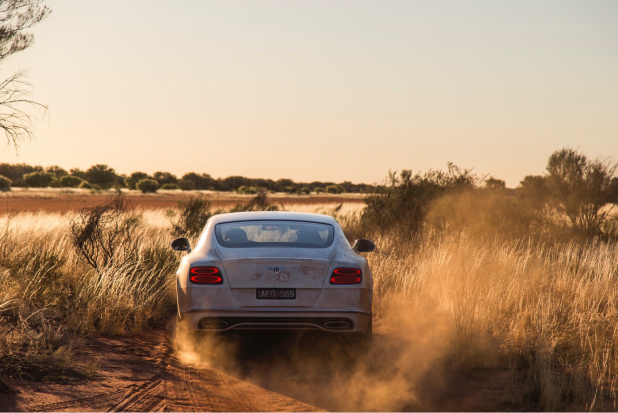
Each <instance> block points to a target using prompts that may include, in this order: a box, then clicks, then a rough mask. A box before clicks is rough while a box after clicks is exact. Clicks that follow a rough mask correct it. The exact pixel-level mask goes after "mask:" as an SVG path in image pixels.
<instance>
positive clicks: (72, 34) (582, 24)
mask: <svg viewBox="0 0 618 413" xmlns="http://www.w3.org/2000/svg"><path fill="white" fill-rule="evenodd" d="M46 4H47V5H48V6H49V7H50V8H51V9H52V14H51V15H50V16H49V18H47V19H46V20H45V21H43V22H41V23H40V24H39V25H37V26H36V27H35V28H34V29H33V33H34V34H35V36H36V39H35V44H34V45H33V46H32V47H31V48H30V49H28V50H26V51H24V52H22V53H19V54H16V55H14V56H12V57H11V58H10V60H8V61H6V62H4V63H3V65H2V66H0V76H1V77H3V78H4V77H7V76H9V75H10V74H12V73H13V72H14V71H15V70H17V69H18V68H19V67H21V68H24V69H29V70H30V71H29V81H30V82H31V83H32V84H33V85H34V89H33V92H34V97H35V99H36V100H37V101H39V102H41V103H43V104H46V105H48V107H49V114H48V116H47V117H45V118H42V117H40V118H39V119H38V120H36V121H35V125H36V129H37V132H36V136H37V137H36V140H34V141H31V142H26V143H24V144H23V145H22V146H21V148H20V150H19V154H18V155H15V151H14V150H13V149H12V148H10V147H2V149H0V162H10V163H16V162H20V163H21V162H25V163H28V164H39V165H43V166H49V165H54V164H57V165H60V166H62V167H64V168H66V169H69V168H74V167H79V168H82V169H85V168H88V167H89V166H91V165H93V164H96V163H104V164H108V165H110V166H111V167H113V168H115V169H116V171H117V172H119V173H131V172H134V171H144V172H148V173H153V172H155V171H157V170H163V171H170V172H172V173H175V174H177V175H179V176H180V175H182V174H184V173H186V172H190V171H193V172H198V173H201V172H206V173H209V174H211V175H212V176H214V177H225V176H228V175H244V176H249V177H262V178H272V179H278V178H292V179H294V180H296V181H313V180H332V181H343V180H349V181H352V182H366V183H373V182H381V181H382V180H383V179H384V177H385V176H386V175H387V173H388V171H389V170H401V169H412V170H414V171H423V172H424V171H427V170H429V169H442V168H445V166H446V163H447V162H448V161H452V162H454V163H455V164H457V165H459V166H461V167H465V168H474V171H475V172H477V173H479V174H487V175H492V176H494V177H496V178H500V179H505V180H506V182H507V185H508V186H516V185H517V184H518V182H519V181H520V180H521V179H523V177H524V176H525V175H529V174H540V173H542V172H543V171H544V168H545V165H546V162H547V158H548V157H549V155H550V154H551V153H552V152H553V151H554V150H557V149H560V148H562V147H564V146H570V147H573V148H576V149H579V150H580V151H582V152H583V153H585V154H587V155H588V156H590V157H593V158H596V157H598V156H603V157H611V158H613V159H614V160H618V1H614V0H605V1H600V0H599V1H594V0H585V1H569V0H554V1H552V0H544V1H538V0H534V1H523V0H513V1H498V0H486V1H461V0H453V1H440V0H431V1H422V0H407V1H394V0H375V1H360V0H353V1H339V0H306V1H301V0H276V1H275V0H218V1H208V0H200V1H197V0H194V1H189V0H182V1H180V0H175V1H172V0H168V1H162V0H149V1H131V0H122V1H120V0H106V1H100V0H97V1H85V0H48V1H47V3H46Z"/></svg>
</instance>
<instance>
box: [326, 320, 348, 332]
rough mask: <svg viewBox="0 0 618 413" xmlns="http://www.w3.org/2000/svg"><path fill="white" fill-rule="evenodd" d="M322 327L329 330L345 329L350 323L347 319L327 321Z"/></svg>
mask: <svg viewBox="0 0 618 413" xmlns="http://www.w3.org/2000/svg"><path fill="white" fill-rule="evenodd" d="M324 327H326V328H328V329H330V330H347V329H349V328H351V326H350V323H349V322H347V321H328V322H326V323H324Z"/></svg>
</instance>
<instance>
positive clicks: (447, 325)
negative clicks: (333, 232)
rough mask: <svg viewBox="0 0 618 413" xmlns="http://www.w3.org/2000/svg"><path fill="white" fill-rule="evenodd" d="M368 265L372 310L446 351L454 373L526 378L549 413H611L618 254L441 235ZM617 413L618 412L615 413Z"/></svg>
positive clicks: (384, 247) (387, 247) (617, 355)
mask: <svg viewBox="0 0 618 413" xmlns="http://www.w3.org/2000/svg"><path fill="white" fill-rule="evenodd" d="M376 241H377V245H378V246H379V248H378V250H377V251H376V252H375V253H374V255H370V256H369V259H370V264H371V267H372V269H373V272H374V275H375V303H374V310H375V312H376V315H377V317H378V318H381V319H382V322H383V323H386V324H388V325H390V326H393V327H395V328H397V329H408V330H411V331H418V332H419V334H424V335H427V334H429V335H434V337H435V339H436V340H440V341H442V342H445V343H447V344H448V350H447V351H445V359H446V360H447V361H448V362H449V363H450V365H451V366H452V367H453V368H455V369H474V368H511V369H518V368H520V369H521V368H524V369H526V371H527V372H528V377H529V380H528V383H527V385H529V386H531V388H532V390H531V391H529V392H528V393H529V397H532V399H533V401H534V402H535V403H537V405H538V407H539V408H541V409H544V410H550V411H552V410H563V409H573V408H575V409H586V410H589V409H607V406H608V403H609V406H613V404H612V403H613V402H614V401H615V397H616V384H617V383H616V379H617V377H618V371H617V369H618V284H617V283H616V280H617V278H618V245H611V244H603V243H600V242H592V243H588V244H581V243H579V242H571V243H567V244H554V245H542V246H539V245H538V244H536V243H532V242H530V243H529V242H525V241H521V240H519V241H518V240H506V239H501V238H499V237H496V238H493V239H485V240H480V239H479V238H476V237H471V236H470V235H468V234H466V233H465V232H461V233H458V234H452V233H451V234H446V233H434V234H433V235H432V236H428V241H427V242H424V243H422V244H421V245H420V247H419V246H418V245H414V246H413V247H411V248H409V250H408V252H406V251H405V249H402V247H401V245H397V243H396V242H394V239H393V238H390V237H381V238H378V239H377V240H376ZM614 407H615V406H614Z"/></svg>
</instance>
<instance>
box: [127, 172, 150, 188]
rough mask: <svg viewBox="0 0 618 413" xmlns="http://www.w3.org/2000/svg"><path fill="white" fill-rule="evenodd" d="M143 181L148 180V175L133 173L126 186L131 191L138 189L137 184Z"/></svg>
mask: <svg viewBox="0 0 618 413" xmlns="http://www.w3.org/2000/svg"><path fill="white" fill-rule="evenodd" d="M142 179H148V174H147V173H144V172H133V173H132V174H131V175H130V176H129V177H128V178H125V180H124V184H125V185H126V186H127V188H129V189H137V183H138V182H139V181H141V180H142Z"/></svg>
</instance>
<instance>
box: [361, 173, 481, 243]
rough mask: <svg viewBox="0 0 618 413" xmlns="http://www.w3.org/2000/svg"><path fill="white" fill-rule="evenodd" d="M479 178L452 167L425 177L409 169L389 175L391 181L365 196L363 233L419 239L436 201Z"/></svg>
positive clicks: (472, 186) (470, 185)
mask: <svg viewBox="0 0 618 413" xmlns="http://www.w3.org/2000/svg"><path fill="white" fill-rule="evenodd" d="M478 181H479V179H478V178H477V177H476V176H474V175H473V174H472V173H471V171H470V170H468V169H461V168H459V167H457V166H455V165H453V164H449V165H448V170H447V171H446V172H444V171H429V172H426V173H425V174H424V175H421V174H420V173H417V174H416V175H413V174H412V171H410V170H403V171H401V174H400V175H397V173H396V172H391V173H390V174H389V182H387V183H386V184H385V185H383V186H381V187H378V188H376V192H375V193H373V194H370V195H368V196H367V197H365V203H366V204H367V206H366V207H365V209H364V210H363V213H362V215H361V226H362V227H363V229H364V231H366V232H371V231H376V230H379V231H384V230H390V231H392V232H394V233H395V234H396V235H397V236H398V237H402V238H409V239H413V238H415V237H416V236H418V235H419V234H420V233H421V231H422V229H423V224H424V221H425V217H426V216H427V213H428V211H429V207H430V205H431V204H432V202H433V201H435V200H436V199H438V198H439V197H440V196H442V195H444V194H445V193H447V192H454V191H459V190H464V189H471V188H474V187H475V186H477V185H478Z"/></svg>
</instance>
